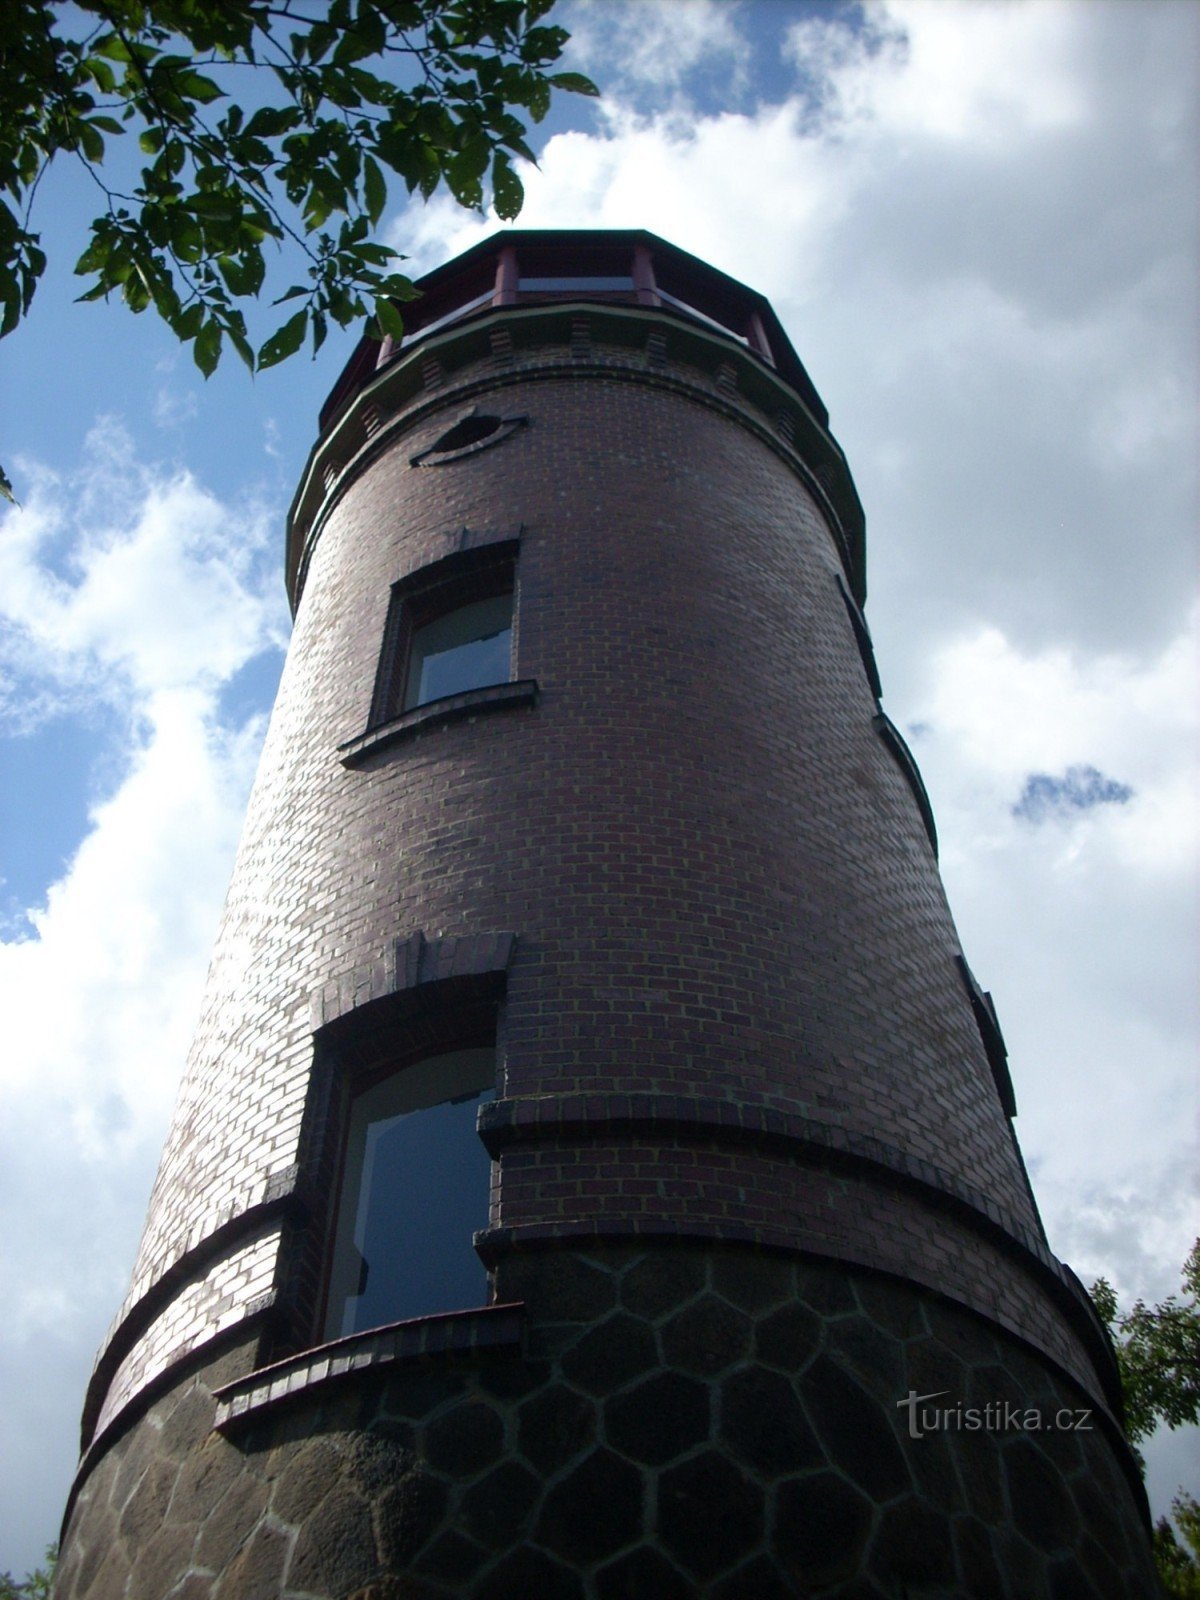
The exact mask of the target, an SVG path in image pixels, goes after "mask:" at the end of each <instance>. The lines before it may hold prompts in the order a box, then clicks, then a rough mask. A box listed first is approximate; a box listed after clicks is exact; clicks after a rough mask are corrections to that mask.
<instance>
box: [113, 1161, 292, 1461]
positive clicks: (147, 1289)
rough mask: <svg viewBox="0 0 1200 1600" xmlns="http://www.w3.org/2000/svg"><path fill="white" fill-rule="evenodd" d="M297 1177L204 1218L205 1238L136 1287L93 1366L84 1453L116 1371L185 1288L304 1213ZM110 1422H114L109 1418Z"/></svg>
mask: <svg viewBox="0 0 1200 1600" xmlns="http://www.w3.org/2000/svg"><path fill="white" fill-rule="evenodd" d="M298 1177H299V1172H298V1169H297V1168H296V1167H294V1166H292V1167H286V1168H284V1169H283V1171H281V1172H277V1173H273V1174H272V1175H271V1177H270V1178H269V1179H268V1180H267V1182H266V1184H265V1185H264V1186H263V1190H262V1194H261V1198H260V1199H258V1200H257V1201H255V1202H253V1203H251V1204H248V1205H246V1206H243V1207H241V1208H238V1209H232V1208H226V1209H225V1210H224V1211H222V1212H221V1213H218V1214H215V1215H212V1216H209V1217H207V1218H205V1219H204V1225H203V1226H202V1228H200V1229H198V1230H195V1231H193V1234H192V1238H197V1232H201V1233H202V1236H201V1237H199V1238H198V1239H197V1242H196V1243H194V1244H192V1245H191V1246H190V1248H188V1249H186V1250H184V1251H183V1252H182V1253H181V1254H180V1255H178V1256H176V1257H175V1258H174V1259H173V1260H171V1261H170V1262H169V1263H167V1264H165V1265H164V1266H163V1267H162V1269H161V1271H160V1272H159V1273H158V1275H157V1276H155V1277H153V1279H152V1281H150V1282H149V1283H146V1282H145V1281H144V1280H141V1279H139V1281H138V1283H136V1284H135V1285H134V1291H135V1292H134V1293H132V1294H131V1295H130V1297H129V1298H128V1299H127V1300H126V1302H125V1304H124V1305H123V1306H122V1308H121V1311H120V1314H119V1315H118V1316H117V1318H116V1320H115V1321H114V1322H113V1324H112V1326H111V1327H110V1329H109V1331H108V1334H107V1336H106V1338H105V1341H104V1343H103V1344H102V1345H101V1347H100V1350H99V1353H98V1354H97V1356H96V1360H95V1364H94V1365H93V1367H92V1376H91V1378H90V1380H89V1382H88V1388H87V1395H86V1397H85V1399H84V1405H83V1418H82V1423H81V1427H82V1445H83V1448H84V1449H87V1447H88V1445H89V1444H90V1443H91V1441H92V1437H93V1435H94V1434H95V1433H96V1431H97V1427H98V1425H99V1422H100V1418H101V1413H102V1410H103V1408H104V1406H105V1402H106V1400H107V1398H108V1395H109V1390H110V1388H111V1386H112V1384H113V1381H114V1379H115V1377H116V1374H117V1371H118V1369H119V1368H120V1367H121V1365H122V1363H123V1362H124V1361H125V1360H126V1358H127V1357H128V1355H129V1354H130V1352H131V1351H132V1350H133V1348H134V1346H135V1345H136V1344H137V1342H138V1340H139V1339H141V1338H142V1336H143V1335H144V1334H145V1333H146V1332H147V1331H148V1330H149V1329H150V1327H151V1326H152V1324H153V1323H154V1322H155V1321H156V1320H157V1318H158V1317H159V1316H160V1315H161V1313H162V1312H163V1311H164V1310H165V1309H166V1307H167V1306H168V1305H169V1303H170V1302H171V1300H172V1299H174V1298H175V1297H176V1296H177V1295H179V1294H181V1293H182V1292H183V1291H184V1289H185V1288H186V1287H187V1285H189V1284H191V1283H195V1282H197V1281H198V1280H200V1279H201V1278H202V1277H203V1276H204V1274H205V1273H206V1272H207V1271H208V1270H209V1269H210V1268H211V1267H212V1265H213V1264H214V1262H216V1261H219V1260H220V1259H221V1258H222V1257H226V1256H232V1255H233V1254H235V1253H236V1252H237V1251H238V1250H239V1249H240V1248H241V1247H242V1246H243V1245H244V1244H245V1243H246V1241H247V1240H249V1239H251V1238H252V1237H254V1236H255V1235H257V1234H259V1233H262V1232H265V1231H267V1230H269V1229H270V1228H272V1227H274V1226H276V1225H277V1224H278V1223H279V1222H280V1221H281V1220H282V1219H283V1218H284V1217H285V1216H286V1215H288V1214H291V1215H293V1216H295V1215H297V1214H299V1213H301V1212H302V1211H303V1207H304V1201H303V1198H302V1196H301V1194H300V1192H299V1188H298V1181H297V1180H298ZM259 1310H261V1307H259V1306H250V1307H247V1309H246V1314H247V1315H248V1316H249V1315H253V1314H256V1313H257V1312H258V1311H259ZM107 1420H108V1421H111V1417H110V1418H108V1419H107Z"/></svg>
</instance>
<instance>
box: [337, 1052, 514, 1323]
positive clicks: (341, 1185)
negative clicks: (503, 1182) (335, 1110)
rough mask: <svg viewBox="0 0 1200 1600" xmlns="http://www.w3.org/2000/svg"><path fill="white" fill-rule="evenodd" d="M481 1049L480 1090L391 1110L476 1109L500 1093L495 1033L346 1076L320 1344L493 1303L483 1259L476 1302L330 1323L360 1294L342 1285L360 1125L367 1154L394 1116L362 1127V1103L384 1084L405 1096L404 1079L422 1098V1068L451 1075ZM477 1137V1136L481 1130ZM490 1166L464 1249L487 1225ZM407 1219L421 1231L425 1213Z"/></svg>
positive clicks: (414, 1113)
mask: <svg viewBox="0 0 1200 1600" xmlns="http://www.w3.org/2000/svg"><path fill="white" fill-rule="evenodd" d="M483 1053H486V1054H487V1055H488V1056H489V1057H490V1060H491V1076H490V1080H489V1081H485V1082H483V1083H482V1084H481V1085H480V1087H479V1088H478V1089H468V1090H467V1091H466V1092H465V1093H462V1092H459V1093H456V1092H454V1090H453V1087H452V1086H451V1085H450V1084H447V1087H448V1088H450V1089H451V1092H449V1093H447V1094H446V1095H445V1096H444V1097H443V1098H441V1099H434V1100H431V1101H429V1102H428V1103H427V1104H416V1105H413V1106H411V1107H410V1108H408V1109H407V1110H403V1111H399V1112H396V1113H393V1115H395V1116H397V1117H419V1116H421V1115H422V1114H423V1113H425V1112H432V1111H437V1110H439V1109H441V1108H442V1107H444V1106H448V1105H453V1104H456V1103H458V1104H461V1103H465V1102H469V1104H470V1105H472V1106H474V1107H476V1108H478V1106H480V1105H481V1104H484V1103H486V1099H494V1098H495V1097H496V1094H497V1092H498V1089H497V1084H498V1061H497V1055H496V1041H495V1038H494V1036H493V1037H492V1038H491V1039H490V1040H488V1041H487V1042H486V1043H483V1042H477V1043H474V1044H461V1043H460V1044H457V1045H454V1046H451V1047H450V1048H447V1049H442V1048H441V1047H439V1046H435V1047H434V1048H433V1049H432V1050H430V1051H427V1052H426V1053H423V1054H420V1055H418V1056H416V1057H415V1058H413V1059H406V1060H404V1061H403V1062H402V1064H400V1065H398V1066H390V1065H389V1066H384V1067H380V1068H376V1069H375V1070H374V1071H371V1072H368V1073H364V1074H358V1075H355V1077H354V1078H353V1079H348V1078H345V1077H343V1081H342V1084H341V1095H340V1101H341V1104H340V1114H339V1117H338V1124H339V1132H338V1154H337V1160H336V1165H335V1169H334V1178H333V1183H332V1186H331V1191H330V1202H329V1207H328V1219H327V1227H326V1235H325V1245H324V1261H323V1265H322V1270H321V1289H320V1295H319V1299H318V1304H317V1315H316V1321H315V1327H314V1332H315V1334H316V1337H317V1341H318V1343H322V1344H328V1343H331V1342H333V1341H336V1340H338V1339H343V1338H348V1337H352V1336H356V1335H358V1334H361V1333H366V1332H369V1331H370V1330H371V1329H372V1328H375V1327H387V1326H390V1325H391V1324H392V1323H396V1322H409V1321H413V1320H415V1319H417V1318H420V1317H424V1316H441V1315H444V1314H445V1313H446V1312H451V1311H471V1310H478V1309H481V1308H482V1307H484V1306H486V1305H488V1304H489V1303H490V1294H489V1291H488V1283H487V1271H486V1268H485V1267H484V1265H483V1263H482V1262H479V1263H478V1265H479V1280H480V1292H481V1298H480V1299H479V1300H478V1301H477V1302H474V1303H468V1304H446V1305H438V1306H436V1307H432V1308H427V1309H424V1310H417V1309H413V1308H412V1307H411V1306H409V1307H404V1306H403V1305H402V1304H401V1305H398V1306H397V1307H396V1314H395V1315H394V1316H389V1317H388V1318H387V1319H386V1320H385V1321H384V1322H382V1323H367V1324H365V1325H364V1326H362V1327H353V1328H349V1329H343V1328H338V1327H334V1326H332V1319H333V1318H334V1317H340V1318H341V1320H342V1321H344V1316H345V1302H346V1301H347V1300H349V1299H351V1298H359V1296H354V1295H351V1294H347V1293H346V1292H345V1290H344V1288H343V1287H342V1285H343V1284H344V1282H345V1271H344V1269H345V1267H346V1265H347V1264H348V1260H347V1257H346V1246H347V1237H346V1225H347V1220H348V1219H347V1202H348V1201H350V1203H351V1209H352V1212H353V1216H352V1218H351V1219H350V1226H351V1232H350V1235H349V1244H350V1245H352V1246H353V1247H354V1248H355V1249H358V1246H357V1241H356V1235H357V1233H358V1231H359V1226H358V1224H359V1217H360V1208H361V1203H362V1199H363V1183H362V1179H363V1167H364V1163H363V1162H362V1161H359V1162H357V1163H353V1164H352V1144H353V1141H354V1139H355V1135H356V1132H357V1131H358V1129H359V1127H360V1126H361V1127H362V1129H363V1134H364V1154H365V1144H366V1132H367V1129H369V1127H370V1126H371V1121H387V1120H390V1118H389V1117H382V1118H381V1117H376V1118H373V1119H371V1121H368V1122H367V1123H366V1124H365V1125H364V1124H360V1123H359V1121H358V1119H357V1115H356V1113H357V1112H358V1110H359V1108H360V1107H362V1106H363V1104H364V1102H365V1099H366V1097H367V1096H368V1095H372V1094H375V1093H376V1092H377V1091H379V1090H380V1089H382V1088H384V1086H385V1085H394V1086H395V1087H396V1088H397V1089H399V1090H400V1092H401V1094H402V1095H403V1091H404V1088H405V1086H406V1080H411V1081H412V1088H413V1092H414V1093H415V1094H416V1095H417V1096H419V1097H421V1098H423V1093H422V1089H421V1086H420V1084H421V1080H420V1076H419V1075H420V1074H421V1073H422V1069H434V1068H437V1067H439V1066H441V1067H443V1069H444V1070H445V1071H446V1073H447V1074H450V1073H451V1072H452V1070H453V1068H452V1066H451V1065H450V1063H453V1062H455V1061H459V1060H461V1058H463V1057H464V1056H469V1055H470V1056H473V1055H476V1054H483ZM468 1075H469V1076H471V1077H476V1076H479V1075H480V1074H479V1073H478V1072H468ZM476 1137H478V1135H477V1134H476ZM479 1142H480V1149H481V1152H482V1154H483V1155H484V1156H485V1157H486V1156H487V1151H486V1146H484V1145H483V1142H482V1140H480V1141H479ZM490 1165H491V1158H490V1157H487V1166H488V1170H487V1174H486V1176H482V1178H481V1187H482V1206H481V1208H480V1214H479V1219H478V1224H477V1226H476V1227H475V1228H474V1229H472V1230H471V1232H470V1234H468V1235H467V1238H466V1240H465V1241H464V1243H465V1247H466V1249H470V1248H471V1240H472V1238H473V1237H474V1234H475V1233H476V1232H479V1231H480V1230H481V1229H483V1228H486V1226H487V1224H488V1203H489V1193H490V1178H491V1174H490ZM350 1183H353V1185H354V1188H355V1191H356V1192H355V1193H354V1194H353V1195H351V1194H350V1192H349V1189H348V1187H347V1186H348V1184H350ZM407 1221H411V1222H412V1223H413V1225H414V1227H416V1228H418V1229H419V1228H420V1227H421V1217H420V1215H419V1214H414V1216H413V1217H412V1218H411V1219H398V1227H399V1228H400V1229H406V1225H407ZM464 1253H465V1252H464ZM362 1259H363V1258H362V1257H361V1255H360V1260H362ZM365 1287H366V1286H365V1285H364V1288H365ZM361 1293H362V1290H360V1295H361ZM451 1298H452V1299H453V1298H454V1296H453V1295H451ZM339 1300H340V1301H341V1302H342V1303H341V1304H340V1305H339V1304H338V1303H337V1302H338V1301H339Z"/></svg>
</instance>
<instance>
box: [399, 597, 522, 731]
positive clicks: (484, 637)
mask: <svg viewBox="0 0 1200 1600" xmlns="http://www.w3.org/2000/svg"><path fill="white" fill-rule="evenodd" d="M511 658H512V595H511V594H498V595H493V596H492V597H491V598H490V599H487V600H475V601H472V602H471V604H470V605H466V606H460V607H459V609H458V610H457V611H449V612H447V613H446V615H445V616H442V617H437V618H436V619H435V620H434V621H433V622H429V623H426V625H425V626H424V627H423V628H418V629H417V630H416V632H415V633H414V634H413V640H412V650H411V653H410V656H409V664H408V687H407V692H406V694H405V697H404V709H405V710H406V711H408V710H411V709H412V707H413V706H423V705H426V704H427V703H428V702H429V701H430V700H440V699H441V698H442V696H443V695H447V694H461V693H462V692H463V690H465V689H483V688H487V687H488V686H489V685H490V684H493V683H507V682H508V680H509V673H510V670H511Z"/></svg>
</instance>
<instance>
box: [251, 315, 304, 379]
mask: <svg viewBox="0 0 1200 1600" xmlns="http://www.w3.org/2000/svg"><path fill="white" fill-rule="evenodd" d="M307 328H308V312H307V311H297V313H296V315H295V316H294V317H289V318H288V320H287V321H286V322H285V323H284V325H283V327H282V328H280V329H278V331H277V332H275V333H273V334H272V335H271V337H270V338H269V339H268V340H267V341H266V343H265V344H264V345H263V347H262V349H261V350H260V351H259V352H258V370H259V371H260V372H264V371H265V370H266V369H267V367H273V366H276V365H277V364H278V363H279V362H280V361H286V360H287V358H288V356H294V355H295V353H296V351H297V350H299V348H300V346H301V345H302V344H303V343H304V335H305V332H306V330H307Z"/></svg>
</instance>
